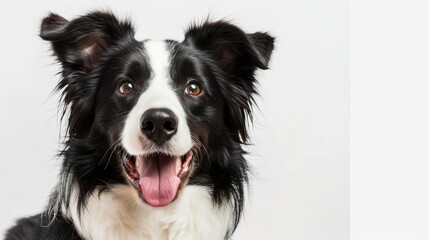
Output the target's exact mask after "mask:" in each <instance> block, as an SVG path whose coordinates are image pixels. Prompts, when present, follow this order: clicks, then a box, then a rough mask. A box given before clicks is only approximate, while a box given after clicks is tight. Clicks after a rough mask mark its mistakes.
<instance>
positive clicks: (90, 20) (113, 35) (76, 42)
mask: <svg viewBox="0 0 429 240" xmlns="http://www.w3.org/2000/svg"><path fill="white" fill-rule="evenodd" d="M40 37H41V38H43V39H44V40H47V41H50V42H51V44H52V49H53V52H54V55H55V56H56V57H57V59H58V61H59V62H60V63H61V64H62V79H61V81H60V82H59V83H58V86H57V90H58V91H62V93H61V95H62V97H61V99H62V101H63V102H64V104H65V106H68V107H69V109H70V116H69V121H68V131H69V134H70V135H73V134H76V133H77V132H78V131H86V130H87V129H89V128H90V127H91V125H92V121H93V120H94V119H93V117H92V114H91V113H92V111H93V109H94V97H95V92H96V90H97V81H98V78H91V77H90V76H91V75H90V73H91V72H92V70H94V68H95V67H97V65H99V64H100V63H101V61H102V59H103V56H104V55H105V54H106V52H107V51H108V50H109V49H110V48H112V47H114V46H117V45H120V44H123V43H124V42H131V41H135V40H134V30H133V28H132V26H131V24H130V23H129V22H128V21H119V20H118V19H117V18H116V17H115V16H114V15H113V14H112V13H109V12H92V13H89V14H87V15H84V16H81V17H79V18H76V19H74V20H72V21H68V20H67V19H65V18H63V17H61V16H59V15H57V14H54V13H51V14H49V15H48V16H47V17H46V18H44V19H43V21H42V26H41V30H40ZM63 116H64V115H63Z"/></svg>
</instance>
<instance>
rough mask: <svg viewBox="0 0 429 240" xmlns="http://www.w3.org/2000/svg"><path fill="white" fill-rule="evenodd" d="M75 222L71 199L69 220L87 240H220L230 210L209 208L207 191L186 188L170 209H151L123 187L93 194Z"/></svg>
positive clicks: (209, 202) (227, 226) (115, 187)
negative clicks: (70, 219)
mask: <svg viewBox="0 0 429 240" xmlns="http://www.w3.org/2000/svg"><path fill="white" fill-rule="evenodd" d="M81 214H82V215H81V218H80V220H79V218H78V214H77V210H76V201H75V196H73V194H72V201H71V203H70V208H69V214H68V215H69V217H70V218H72V220H73V222H74V224H75V227H76V228H77V230H78V232H79V233H80V234H81V236H82V237H84V238H85V239H88V240H122V239H123V240H134V239H151V240H152V239H153V240H194V239H195V240H199V239H205V240H220V239H224V237H225V234H226V232H227V231H228V228H229V226H230V219H231V209H230V207H227V206H223V207H221V208H219V207H217V206H213V204H212V202H211V199H210V196H209V192H208V189H207V188H206V187H201V186H187V187H186V188H185V189H184V190H183V192H182V193H181V194H180V195H179V197H178V198H177V199H176V200H175V201H174V202H172V203H171V204H170V205H168V206H165V207H162V208H154V207H151V206H149V205H147V204H143V203H142V202H141V200H140V199H139V198H138V196H137V193H136V192H135V191H134V190H133V189H131V188H130V187H129V186H126V185H115V186H113V187H112V188H111V190H110V191H105V192H103V193H102V194H100V195H99V194H98V192H97V191H95V192H94V193H93V194H92V195H91V197H90V198H89V199H88V203H87V205H86V208H85V209H84V210H83V211H82V213H81Z"/></svg>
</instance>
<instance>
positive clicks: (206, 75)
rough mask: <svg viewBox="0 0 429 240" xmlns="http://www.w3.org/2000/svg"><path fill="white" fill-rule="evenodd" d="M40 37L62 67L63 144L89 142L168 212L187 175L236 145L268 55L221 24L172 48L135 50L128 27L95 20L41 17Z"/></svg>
mask: <svg viewBox="0 0 429 240" xmlns="http://www.w3.org/2000/svg"><path fill="white" fill-rule="evenodd" d="M41 36H42V38H44V39H45V40H49V41H51V42H52V46H53V50H54V53H55V54H56V56H57V57H58V60H59V61H60V62H61V63H62V67H63V71H62V74H63V80H62V81H61V82H60V84H59V88H60V89H62V90H63V99H64V101H65V103H66V104H68V105H69V107H70V118H69V135H70V137H79V136H86V137H89V138H91V139H93V140H94V141H97V143H96V144H95V145H99V148H100V149H103V151H104V153H105V154H104V155H106V153H108V154H107V155H110V156H109V157H108V161H107V163H106V164H107V165H111V166H109V167H114V168H116V169H117V170H118V171H117V172H119V173H122V174H121V177H122V178H125V179H127V181H128V182H129V183H130V186H131V187H134V188H135V189H136V190H137V192H138V193H139V195H140V197H141V198H142V199H143V200H144V201H145V202H146V203H148V204H149V205H151V206H165V205H168V204H169V203H171V202H172V201H173V200H174V199H175V198H176V197H177V194H178V192H180V191H179V190H180V189H181V188H183V187H185V186H186V183H187V182H188V180H189V178H190V177H192V175H193V173H194V172H195V171H197V170H196V169H198V168H204V166H206V165H208V166H209V165H210V161H216V160H217V159H216V154H224V153H223V152H221V153H218V152H216V151H218V150H219V149H221V148H222V147H225V145H227V144H228V142H230V141H236V142H242V141H245V140H246V138H247V131H246V114H249V113H250V109H251V103H252V100H253V98H252V94H254V93H255V89H254V84H255V81H256V80H255V79H254V76H253V74H254V71H255V70H256V68H262V69H266V68H267V64H268V61H269V57H270V55H271V51H272V49H273V38H272V37H270V36H269V35H268V34H265V33H254V34H245V33H244V32H243V31H242V30H240V29H239V28H237V27H235V26H233V25H231V24H229V23H226V22H214V23H205V24H203V25H201V26H193V27H191V28H190V29H189V30H188V31H187V33H186V35H185V40H184V41H182V42H176V41H171V40H166V41H153V40H145V41H142V42H139V41H136V40H135V39H134V31H133V29H132V27H131V26H130V24H129V23H128V22H120V21H118V20H117V19H116V18H115V17H114V16H113V15H111V14H109V13H100V12H95V13H92V14H88V15H86V16H83V17H80V18H77V19H75V20H73V21H67V20H66V19H64V18H62V17H60V16H58V15H55V14H51V15H50V16H49V17H47V18H45V19H44V21H43V24H42V31H41ZM104 155H103V157H102V158H104ZM209 155H211V156H213V157H212V158H213V159H210V158H209V157H208V156H209ZM112 156H113V157H112ZM102 160H103V159H100V161H102ZM103 167H104V166H101V168H103ZM99 168H100V167H99Z"/></svg>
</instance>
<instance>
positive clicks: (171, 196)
mask: <svg viewBox="0 0 429 240" xmlns="http://www.w3.org/2000/svg"><path fill="white" fill-rule="evenodd" d="M123 155H124V157H123V169H124V173H125V176H126V178H127V179H128V182H129V183H130V184H131V185H132V186H133V187H134V188H135V189H136V190H137V191H138V193H139V196H140V198H141V199H142V201H143V202H144V203H146V204H148V205H150V206H153V207H163V206H166V205H169V204H170V203H172V202H173V201H174V200H175V199H176V198H177V196H178V194H179V192H180V190H181V189H182V188H183V187H185V186H186V183H187V180H188V177H189V173H190V172H191V168H192V163H193V153H192V150H189V151H188V152H187V153H186V154H184V155H181V156H177V155H171V154H167V153H164V152H151V153H147V154H144V155H130V154H123Z"/></svg>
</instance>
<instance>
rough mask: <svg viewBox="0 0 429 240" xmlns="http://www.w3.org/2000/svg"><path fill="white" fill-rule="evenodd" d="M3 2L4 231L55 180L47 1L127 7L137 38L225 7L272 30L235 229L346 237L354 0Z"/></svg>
mask: <svg viewBox="0 0 429 240" xmlns="http://www.w3.org/2000/svg"><path fill="white" fill-rule="evenodd" d="M88 2H89V1H83V0H82V1H57V0H52V1H13V2H12V1H8V2H7V3H6V2H2V3H0V29H1V36H0V76H1V81H0V83H1V84H2V87H0V107H1V108H0V109H1V117H0V150H1V153H2V154H1V159H0V189H1V193H0V194H1V195H0V213H1V214H0V234H3V232H4V230H5V229H6V228H8V227H9V226H10V225H11V224H12V222H13V221H14V220H15V219H17V218H19V217H22V216H28V215H31V214H35V213H38V212H40V211H41V209H42V208H43V206H44V205H45V203H46V200H47V197H48V194H49V192H50V190H51V188H52V187H53V185H54V184H55V181H56V179H57V178H56V174H57V171H58V168H57V165H58V161H57V160H55V154H56V152H57V150H58V140H59V125H60V124H59V120H58V116H57V110H56V107H57V97H56V96H52V95H51V92H52V89H53V88H54V86H55V84H56V83H57V80H58V77H57V76H55V73H56V72H57V71H58V70H59V69H58V65H56V64H53V61H54V59H53V58H51V57H50V52H49V51H48V50H49V45H48V44H47V43H46V42H43V41H42V40H41V39H40V38H39V37H38V36H37V35H38V30H39V25H40V20H41V19H42V18H43V17H44V16H45V15H46V14H47V13H48V12H49V11H53V12H57V13H59V14H60V15H62V16H65V17H68V18H71V17H75V16H77V15H79V14H83V13H85V12H86V11H88V10H92V9H94V8H110V9H113V11H114V12H115V13H119V15H121V16H130V17H131V18H132V19H133V20H134V21H133V22H134V23H135V25H136V27H137V39H145V38H153V39H164V38H170V39H176V40H182V39H183V31H184V29H185V28H186V27H187V26H188V24H189V23H191V22H192V21H194V20H201V19H204V18H205V17H206V16H207V15H208V14H210V15H211V17H212V18H213V19H219V18H223V17H226V18H227V19H230V20H232V21H233V22H234V23H236V24H237V25H239V26H241V27H242V28H243V29H244V30H245V31H247V32H254V31H260V30H261V31H269V32H270V33H272V34H273V35H275V36H276V37H277V46H276V49H275V51H274V53H273V57H272V61H271V70H268V71H264V72H260V74H259V76H260V78H259V80H260V93H261V97H260V98H259V99H258V102H259V108H260V109H261V111H260V112H259V111H257V112H256V121H255V125H254V130H253V132H252V138H253V143H254V145H253V146H252V147H250V149H249V150H250V151H251V154H250V155H249V157H248V159H249V161H250V163H251V164H252V165H253V171H254V175H253V176H252V180H251V190H252V191H251V195H250V197H249V201H248V205H247V210H246V214H245V217H244V218H243V221H242V222H241V224H240V226H239V228H238V230H237V233H236V235H235V238H234V239H236V240H240V239H246V240H248V239H250V240H253V239H255V240H256V239H258V240H259V239H291V240H310V239H311V240H324V239H326V240H344V239H348V238H349V159H348V145H349V137H348V134H349V130H348V129H349V79H348V71H349V49H348V48H349V45H348V44H349V3H348V1H345V0H300V1H274V0H270V1H267V0H265V1H254V2H251V1H244V0H241V1H227V0H222V1H201V0H194V1H171V2H165V1H150V2H146V1H114V0H112V1H100V0H99V1H91V3H88Z"/></svg>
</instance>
